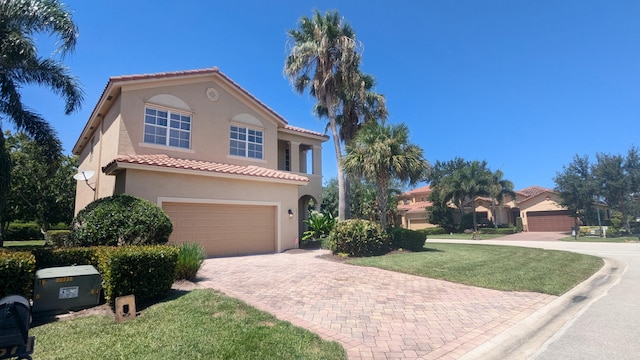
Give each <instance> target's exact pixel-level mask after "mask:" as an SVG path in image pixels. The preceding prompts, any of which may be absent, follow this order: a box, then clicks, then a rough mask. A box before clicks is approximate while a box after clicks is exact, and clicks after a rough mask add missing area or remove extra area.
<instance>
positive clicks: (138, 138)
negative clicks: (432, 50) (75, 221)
mask: <svg viewBox="0 0 640 360" xmlns="http://www.w3.org/2000/svg"><path fill="white" fill-rule="evenodd" d="M327 140H328V137H327V136H325V135H323V134H321V133H318V132H315V131H310V130H305V129H301V128H297V127H293V126H290V125H288V123H287V121H286V120H285V119H284V118H282V117H281V116H280V115H278V114H277V113H276V112H275V111H274V110H272V109H271V108H269V107H268V106H267V105H265V104H263V103H262V102H260V100H258V99H257V98H255V97H254V96H253V95H251V94H250V93H249V92H248V91H246V90H245V89H243V88H242V87H240V86H239V85H238V84H236V83H235V82H233V81H232V80H231V79H230V78H229V77H227V76H226V75H224V74H223V73H221V72H220V71H219V70H218V69H217V68H215V67H214V68H210V69H202V70H191V71H181V72H170V73H159V74H143V75H130V76H116V77H111V78H110V79H109V81H108V83H107V85H106V87H105V89H104V91H103V93H102V95H101V96H100V99H99V100H98V103H97V104H96V106H95V108H94V110H93V112H92V114H91V117H90V118H89V120H88V121H87V124H86V125H85V127H84V129H83V130H82V133H81V134H80V137H79V138H78V141H77V142H76V144H75V146H74V148H73V153H74V154H76V155H78V156H79V157H80V164H79V168H78V170H79V171H80V172H85V173H86V172H88V171H93V172H94V174H95V175H94V176H93V177H91V178H90V179H89V180H88V184H87V185H89V186H85V185H84V184H82V183H81V182H80V183H78V186H77V190H76V203H75V211H76V213H77V212H78V211H79V210H80V209H82V208H84V207H85V206H86V205H87V204H89V203H90V202H92V201H93V200H94V199H98V198H102V197H106V196H111V195H114V194H122V193H126V194H130V195H134V196H138V197H141V198H145V199H147V200H150V201H152V202H154V203H156V204H158V205H159V206H160V207H162V208H163V209H164V210H165V211H166V212H167V214H168V215H169V217H170V218H171V220H172V222H173V225H174V231H173V234H172V235H171V238H170V242H171V243H182V242H197V243H200V244H202V245H203V246H204V247H205V249H206V250H207V253H208V255H209V256H229V255H242V254H255V253H269V252H280V251H283V250H286V249H290V248H295V247H297V246H298V238H299V231H300V230H299V229H301V223H302V219H304V217H305V216H306V212H307V206H308V204H309V201H310V200H314V203H315V204H319V203H320V201H321V199H320V197H321V194H322V170H321V169H322V163H321V162H322V160H321V147H322V143H323V142H325V141H327Z"/></svg>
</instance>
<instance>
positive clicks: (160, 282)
mask: <svg viewBox="0 0 640 360" xmlns="http://www.w3.org/2000/svg"><path fill="white" fill-rule="evenodd" d="M178 252H179V250H178V248H177V247H175V246H168V245H155V246H123V247H99V248H98V251H97V255H98V259H99V264H98V271H99V272H100V274H102V283H103V285H102V288H103V293H104V297H105V299H106V300H107V301H108V302H109V304H110V305H111V306H112V307H113V306H114V304H115V301H116V298H117V297H119V296H124V295H131V294H133V295H135V296H136V301H141V302H144V301H149V300H154V299H157V298H160V297H162V296H165V295H166V294H167V293H168V292H169V290H171V285H172V284H173V278H174V275H175V271H176V263H177V261H178Z"/></svg>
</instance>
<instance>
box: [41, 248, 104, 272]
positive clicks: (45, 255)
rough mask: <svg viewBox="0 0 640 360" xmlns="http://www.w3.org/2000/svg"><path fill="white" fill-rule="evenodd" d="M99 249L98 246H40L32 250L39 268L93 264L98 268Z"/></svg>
mask: <svg viewBox="0 0 640 360" xmlns="http://www.w3.org/2000/svg"><path fill="white" fill-rule="evenodd" d="M97 249H98V248H97V247H76V248H61V249H51V248H40V249H34V250H32V251H31V253H32V254H33V255H34V256H35V259H36V268H37V269H44V268H49V267H58V266H72V265H93V266H94V267H96V268H97V267H98V258H97V255H96V252H97Z"/></svg>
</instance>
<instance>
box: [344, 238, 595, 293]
mask: <svg viewBox="0 0 640 360" xmlns="http://www.w3.org/2000/svg"><path fill="white" fill-rule="evenodd" d="M348 262H349V263H350V264H354V265H361V266H373V267H377V268H381V269H387V270H391V271H397V272H403V273H407V274H413V275H418V276H425V277H430V278H434V279H442V280H448V281H452V282H456V283H461V284H467V285H473V286H480V287H485V288H490V289H496V290H509V291H533V292H540V293H545V294H551V295H561V294H563V293H565V292H566V291H568V290H569V289H571V288H573V287H574V286H576V285H577V284H579V283H580V282H582V281H584V280H586V279H587V278H589V277H590V276H591V275H592V274H594V273H595V272H596V271H598V270H599V269H600V268H601V267H602V265H603V264H604V262H603V260H602V259H600V258H598V257H595V256H589V255H581V254H576V253H570V252H564V251H553V250H542V249H531V248H521V247H515V246H496V245H475V244H469V245H467V244H436V243H427V245H426V246H425V251H421V252H407V253H396V254H391V255H385V256H377V257H369V258H357V259H349V260H348Z"/></svg>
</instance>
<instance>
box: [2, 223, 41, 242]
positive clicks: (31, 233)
mask: <svg viewBox="0 0 640 360" xmlns="http://www.w3.org/2000/svg"><path fill="white" fill-rule="evenodd" d="M4 239H5V240H6V241H22V240H42V239H44V234H42V232H41V231H40V227H39V226H38V224H36V223H32V222H30V223H11V224H9V228H8V229H7V232H6V234H4Z"/></svg>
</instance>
